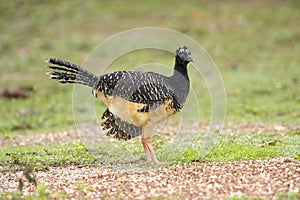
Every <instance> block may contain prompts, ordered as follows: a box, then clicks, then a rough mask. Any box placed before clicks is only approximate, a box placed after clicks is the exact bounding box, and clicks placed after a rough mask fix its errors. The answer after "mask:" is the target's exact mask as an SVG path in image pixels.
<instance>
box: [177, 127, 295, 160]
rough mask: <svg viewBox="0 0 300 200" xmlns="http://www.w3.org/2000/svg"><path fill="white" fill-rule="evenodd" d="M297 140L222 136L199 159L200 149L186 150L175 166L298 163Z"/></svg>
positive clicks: (258, 135)
mask: <svg viewBox="0 0 300 200" xmlns="http://www.w3.org/2000/svg"><path fill="white" fill-rule="evenodd" d="M299 141H300V136H299V135H297V134H294V135H284V136H283V135H281V134H279V133H268V132H267V133H266V132H264V133H249V134H233V135H231V136H229V135H222V137H221V138H220V139H219V141H218V142H217V144H216V145H215V146H213V147H212V149H211V150H210V151H208V154H207V155H205V154H204V155H205V156H203V149H202V148H201V146H193V147H191V148H188V149H187V150H186V152H185V153H184V154H183V156H182V157H177V160H178V161H177V162H180V163H186V162H195V161H196V162H198V161H211V162H229V161H238V160H240V161H242V160H262V159H270V158H275V157H292V158H295V159H299V154H300V149H299V145H300V144H299Z"/></svg>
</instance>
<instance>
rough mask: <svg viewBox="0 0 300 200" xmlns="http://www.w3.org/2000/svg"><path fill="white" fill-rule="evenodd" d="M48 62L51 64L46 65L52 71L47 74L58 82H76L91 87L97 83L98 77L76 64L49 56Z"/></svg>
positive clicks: (94, 86)
mask: <svg viewBox="0 0 300 200" xmlns="http://www.w3.org/2000/svg"><path fill="white" fill-rule="evenodd" d="M48 62H49V63H50V64H53V65H50V66H48V68H50V69H52V70H53V71H51V72H49V73H47V74H48V75H50V78H51V79H55V80H57V81H58V82H59V83H71V84H74V83H76V84H82V85H87V86H89V87H92V88H96V87H97V85H98V82H99V77H98V76H96V75H95V74H93V73H92V72H90V71H87V70H86V69H84V68H82V67H80V66H78V65H75V64H73V63H70V62H67V61H64V60H59V59H56V58H49V60H48Z"/></svg>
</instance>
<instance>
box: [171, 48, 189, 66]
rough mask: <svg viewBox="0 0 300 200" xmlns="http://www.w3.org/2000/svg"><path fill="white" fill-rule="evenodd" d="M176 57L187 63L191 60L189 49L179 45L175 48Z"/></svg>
mask: <svg viewBox="0 0 300 200" xmlns="http://www.w3.org/2000/svg"><path fill="white" fill-rule="evenodd" d="M175 57H176V59H179V60H180V61H182V62H184V63H186V64H188V63H189V62H193V58H192V54H191V52H190V50H189V49H188V48H187V47H186V46H183V47H179V48H178V49H177V50H176V56H175Z"/></svg>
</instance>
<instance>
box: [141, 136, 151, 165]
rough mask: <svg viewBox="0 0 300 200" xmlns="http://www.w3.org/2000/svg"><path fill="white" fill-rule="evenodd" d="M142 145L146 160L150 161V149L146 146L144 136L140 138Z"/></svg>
mask: <svg viewBox="0 0 300 200" xmlns="http://www.w3.org/2000/svg"><path fill="white" fill-rule="evenodd" d="M142 145H143V147H144V151H145V153H146V159H147V162H150V161H151V153H150V149H149V148H148V142H147V140H146V139H145V138H142Z"/></svg>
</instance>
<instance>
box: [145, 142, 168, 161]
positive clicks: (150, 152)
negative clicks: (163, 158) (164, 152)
mask: <svg viewBox="0 0 300 200" xmlns="http://www.w3.org/2000/svg"><path fill="white" fill-rule="evenodd" d="M142 144H143V147H144V150H145V153H146V159H147V162H150V161H151V160H153V161H154V162H155V163H156V164H164V162H159V161H158V160H157V158H156V154H155V152H154V149H153V147H152V144H151V142H150V141H149V139H148V138H142Z"/></svg>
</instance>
